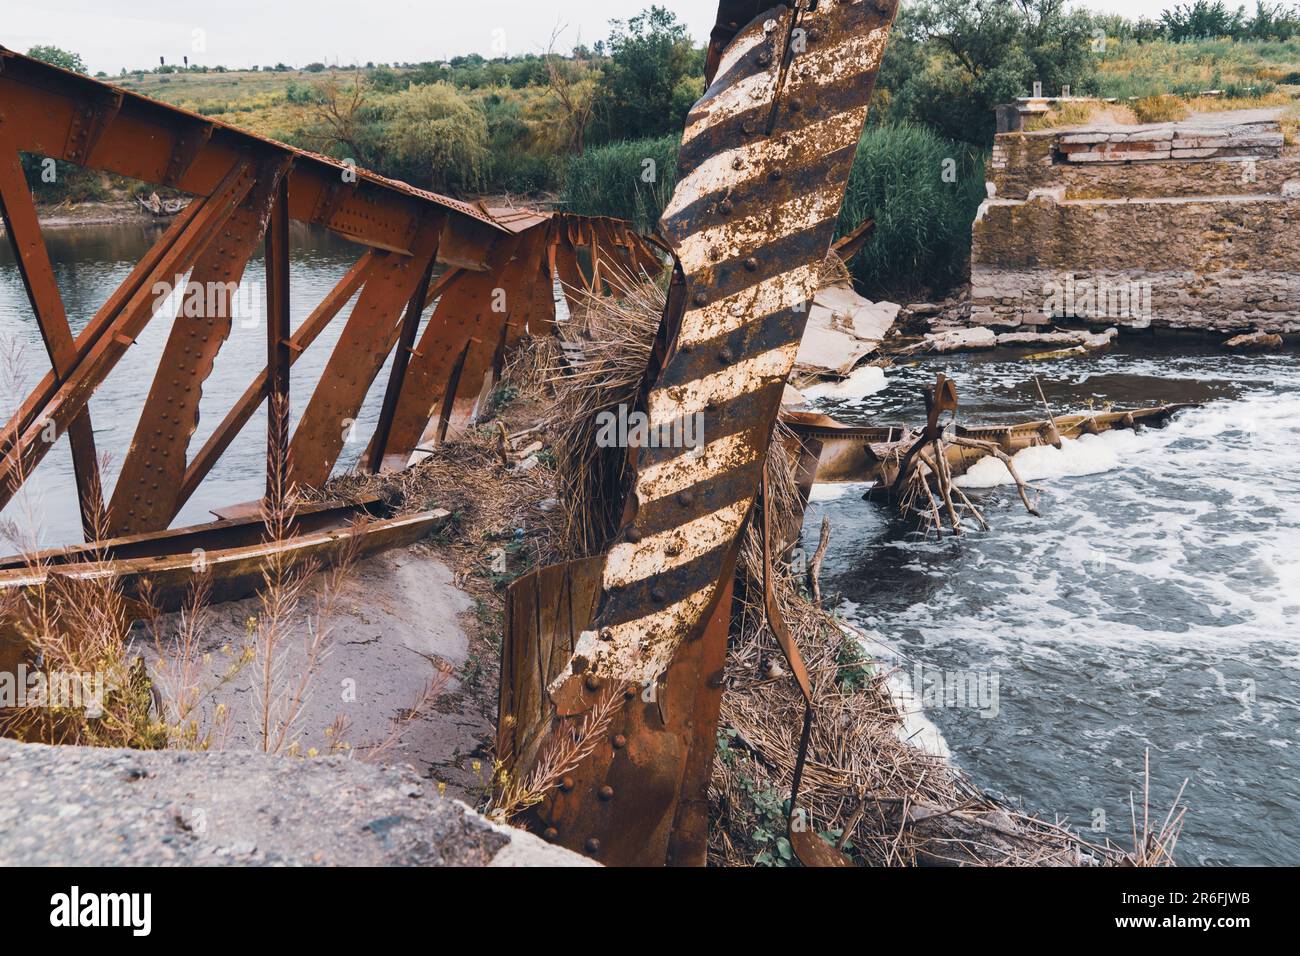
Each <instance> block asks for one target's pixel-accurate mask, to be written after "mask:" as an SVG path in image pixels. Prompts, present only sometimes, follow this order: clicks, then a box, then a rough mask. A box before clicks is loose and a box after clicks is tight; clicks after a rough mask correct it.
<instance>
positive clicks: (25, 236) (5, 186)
mask: <svg viewBox="0 0 1300 956" xmlns="http://www.w3.org/2000/svg"><path fill="white" fill-rule="evenodd" d="M0 218H3V219H4V224H5V235H6V236H8V237H9V245H10V246H11V247H12V248H13V252H14V262H16V263H17V265H18V272H19V274H20V275H21V276H22V280H23V287H24V288H25V289H26V290H27V299H28V301H29V302H31V306H32V311H33V312H34V313H35V315H36V323H37V325H38V326H39V327H40V330H41V338H42V340H44V342H45V350H46V352H47V353H48V354H49V357H50V365H51V366H52V367H53V369H54V377H55V381H56V382H62V381H63V379H64V378H65V377H66V376H68V375H69V374H70V373H71V372H72V369H73V366H75V365H76V363H77V348H76V345H75V344H74V343H73V340H72V330H71V328H70V327H69V325H68V315H67V312H66V310H65V309H64V307H63V298H62V296H60V295H59V286H58V283H57V282H56V281H55V278H54V266H53V265H52V264H51V262H50V255H49V250H47V249H46V248H45V240H44V239H43V238H42V237H41V228H40V221H39V219H38V218H37V215H36V204H35V203H34V202H33V201H32V194H31V191H30V189H29V188H28V186H27V178H26V177H25V176H24V175H23V168H22V163H21V161H20V160H19V156H18V150H17V148H16V147H15V146H14V145H13V143H12V139H11V137H10V135H9V131H8V130H7V129H6V128H5V125H4V123H3V122H2V121H0ZM68 443H69V445H70V446H71V448H72V468H73V472H74V474H75V476H76V481H77V501H78V503H79V505H80V508H81V526H82V531H83V532H84V534H85V536H86V540H87V541H89V540H91V539H92V538H94V537H95V528H96V527H97V525H98V513H99V509H100V507H101V505H102V502H103V496H102V492H101V489H100V484H99V461H98V459H97V457H96V454H95V435H94V431H93V429H92V427H91V423H90V412H89V410H83V411H82V412H81V413H80V414H79V415H77V416H76V418H74V419H73V420H72V421H71V422H70V423H69V425H68ZM22 477H25V476H20V480H21V478H22Z"/></svg>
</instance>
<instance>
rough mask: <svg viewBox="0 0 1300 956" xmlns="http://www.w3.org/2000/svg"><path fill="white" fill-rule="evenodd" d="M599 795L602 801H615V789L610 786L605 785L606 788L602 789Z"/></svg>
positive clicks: (598, 792)
mask: <svg viewBox="0 0 1300 956" xmlns="http://www.w3.org/2000/svg"><path fill="white" fill-rule="evenodd" d="M597 795H598V796H599V797H600V799H602V800H613V799H614V788H613V787H611V786H610V785H609V784H605V786H603V787H601V788H600V790H598V791H597Z"/></svg>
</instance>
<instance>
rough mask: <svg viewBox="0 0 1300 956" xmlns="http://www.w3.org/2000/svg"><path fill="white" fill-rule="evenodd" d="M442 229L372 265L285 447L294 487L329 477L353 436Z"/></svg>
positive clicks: (436, 225) (431, 229)
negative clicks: (412, 252) (402, 253)
mask: <svg viewBox="0 0 1300 956" xmlns="http://www.w3.org/2000/svg"><path fill="white" fill-rule="evenodd" d="M441 227H442V219H441V217H436V218H435V219H432V220H430V221H427V222H426V223H424V224H422V226H421V228H420V229H419V234H418V235H417V236H416V238H415V240H414V241H413V245H414V247H415V249H416V250H417V252H416V254H415V255H413V256H398V255H396V254H394V253H389V254H388V255H386V256H385V257H383V258H382V259H378V260H376V268H375V269H374V271H373V273H372V275H371V276H370V278H369V279H368V280H367V281H366V285H365V288H363V289H362V291H361V297H360V299H358V300H357V304H356V306H355V307H354V308H353V310H352V314H351V315H349V316H348V321H347V323H346V325H344V327H343V332H342V334H341V335H340V336H339V340H338V343H337V344H336V345H335V346H334V351H333V353H332V354H331V355H330V359H329V361H328V362H327V363H326V365H325V371H324V372H322V373H321V378H320V383H319V384H318V385H317V387H316V391H315V392H313V393H312V397H311V401H310V402H309V403H308V405H307V410H306V411H305V412H303V416H302V419H301V421H299V423H298V427H297V429H296V430H295V431H294V434H293V440H292V441H291V442H290V445H289V479H290V482H291V483H292V484H297V485H300V486H319V485H322V484H324V483H325V481H326V480H327V479H328V478H329V476H330V472H331V471H332V470H333V468H334V463H335V462H336V461H338V457H339V454H340V453H341V452H342V450H343V444H344V442H345V441H346V440H347V438H348V437H349V435H351V434H353V432H354V429H355V425H356V416H357V412H358V411H359V410H360V408H361V403H362V402H363V401H365V397H366V392H367V391H369V389H370V386H371V384H372V383H373V382H374V380H375V376H377V375H378V374H379V370H380V368H382V367H383V364H384V360H385V359H386V358H387V357H388V353H389V351H390V350H391V349H392V347H393V343H394V340H395V339H396V337H397V332H398V328H399V325H398V323H399V321H400V318H401V316H402V310H403V308H404V307H405V306H406V304H407V302H408V301H409V300H410V298H411V295H412V294H413V293H414V292H415V289H416V286H417V285H418V284H419V282H420V278H421V277H422V276H423V275H424V272H425V270H426V269H427V268H428V264H429V260H430V258H432V257H433V255H434V253H435V251H436V249H437V244H438V234H439V232H440V230H441Z"/></svg>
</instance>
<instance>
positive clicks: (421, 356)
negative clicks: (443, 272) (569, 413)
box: [384, 237, 520, 468]
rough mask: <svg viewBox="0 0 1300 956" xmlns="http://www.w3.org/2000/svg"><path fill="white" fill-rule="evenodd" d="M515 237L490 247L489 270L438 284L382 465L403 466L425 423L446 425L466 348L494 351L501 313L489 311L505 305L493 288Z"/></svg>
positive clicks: (516, 241)
mask: <svg viewBox="0 0 1300 956" xmlns="http://www.w3.org/2000/svg"><path fill="white" fill-rule="evenodd" d="M519 242H520V240H519V238H518V237H510V238H508V239H505V240H503V241H502V242H501V243H499V244H498V245H497V246H495V247H494V249H493V261H492V262H491V264H490V268H489V270H488V271H486V272H469V271H465V272H462V273H460V274H459V275H458V276H457V277H456V278H455V279H454V280H453V281H452V282H450V283H449V284H448V285H447V286H446V287H445V288H443V290H442V294H441V297H440V298H439V299H438V304H437V307H436V308H435V309H434V312H433V315H432V317H430V319H429V324H428V325H427V326H426V327H425V330H424V334H423V335H421V336H420V341H419V344H418V345H417V346H416V348H415V353H414V354H413V355H412V356H411V362H410V365H409V366H408V367H407V370H406V377H405V385H404V387H403V389H402V394H401V396H400V397H399V398H398V401H397V410H396V413H395V414H394V416H393V425H392V429H391V430H390V432H389V436H388V442H387V447H386V449H385V454H384V466H385V467H389V468H393V467H396V468H402V467H405V466H406V459H407V456H409V455H410V453H411V451H412V450H413V449H414V448H415V447H416V446H417V445H418V444H419V443H420V440H421V436H422V435H423V434H424V430H425V426H426V425H429V426H430V427H431V428H436V429H442V428H445V422H446V419H447V416H448V414H449V412H450V400H451V398H452V397H453V396H454V395H455V394H456V392H457V385H458V384H459V369H460V367H461V366H462V365H463V362H464V358H465V355H466V351H467V349H468V348H469V347H471V346H475V345H477V346H480V347H482V348H486V349H487V350H488V351H489V353H492V352H494V350H495V348H496V344H497V339H498V336H499V335H500V328H499V327H494V326H497V325H498V323H500V322H501V321H502V320H503V317H504V314H505V313H504V312H500V311H497V312H494V311H493V306H494V305H495V304H497V303H501V304H502V307H504V301H503V295H502V294H500V293H499V292H498V290H500V289H501V283H502V281H503V278H502V277H503V274H504V272H505V270H506V269H507V268H508V266H509V263H510V260H511V257H512V256H513V255H514V251H515V249H516V248H518V245H519ZM481 377H482V375H481V372H480V380H481Z"/></svg>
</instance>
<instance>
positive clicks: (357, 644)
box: [146, 542, 495, 804]
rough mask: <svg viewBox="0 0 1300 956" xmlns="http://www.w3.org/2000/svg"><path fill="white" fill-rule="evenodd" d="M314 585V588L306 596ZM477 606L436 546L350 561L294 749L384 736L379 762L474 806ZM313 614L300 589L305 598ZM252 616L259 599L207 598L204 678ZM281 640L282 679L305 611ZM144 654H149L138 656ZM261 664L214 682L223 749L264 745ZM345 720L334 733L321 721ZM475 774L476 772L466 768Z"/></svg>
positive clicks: (489, 707)
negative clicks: (435, 686)
mask: <svg viewBox="0 0 1300 956" xmlns="http://www.w3.org/2000/svg"><path fill="white" fill-rule="evenodd" d="M320 587H321V583H320V582H319V581H317V582H314V583H313V591H312V592H311V593H312V594H315V593H319V590H320ZM474 608H475V603H474V601H473V600H472V599H471V597H470V596H469V595H468V594H466V593H465V592H464V591H462V590H461V589H459V588H458V587H456V586H455V584H454V583H453V576H452V571H451V569H450V568H449V567H448V565H447V564H446V563H444V561H443V560H441V559H440V557H439V556H438V554H437V552H436V550H435V546H434V545H432V544H430V543H425V542H422V543H419V544H416V545H414V546H412V547H411V548H407V549H403V550H399V551H391V552H388V553H385V554H381V555H378V556H375V557H373V558H370V559H368V560H365V561H362V562H360V563H358V564H357V565H356V566H355V567H354V568H353V569H352V570H351V571H350V572H349V575H348V578H347V580H346V582H345V584H344V585H343V589H342V591H341V593H340V600H339V602H338V607H337V609H336V611H335V613H334V615H333V617H332V619H331V620H332V625H331V626H332V638H331V640H330V641H329V647H328V651H327V653H326V655H325V657H324V659H323V660H322V661H320V662H319V663H318V664H317V666H316V668H315V670H314V672H313V675H312V679H311V684H310V689H309V691H308V693H307V694H306V704H305V706H304V709H303V713H302V716H301V719H300V721H299V722H298V725H297V726H298V730H299V732H300V740H301V745H300V749H301V752H302V753H307V752H308V751H309V750H310V749H311V748H315V749H316V750H317V751H318V752H319V753H321V754H325V753H328V752H329V751H330V748H331V743H332V741H338V740H341V741H345V742H347V743H348V744H351V745H352V747H353V748H358V751H357V752H360V748H365V747H367V746H372V745H374V744H378V743H381V742H383V741H385V740H388V739H390V738H391V737H392V736H393V731H394V726H395V725H394V721H395V720H396V721H397V726H400V727H401V728H402V729H401V732H400V737H398V738H397V739H396V741H395V742H394V743H392V744H391V745H389V746H387V747H385V749H384V752H383V756H382V762H384V763H385V764H403V763H407V764H410V765H411V766H413V767H414V768H415V769H416V771H417V772H418V773H419V774H420V775H421V776H423V777H426V778H428V779H429V780H430V781H431V782H432V783H434V784H435V785H436V784H440V783H441V784H445V785H446V792H447V793H448V794H449V795H452V796H456V797H459V798H461V799H464V800H466V801H467V802H469V803H471V804H475V803H477V802H479V799H480V797H481V795H482V793H483V791H484V789H485V787H486V784H487V781H488V780H489V779H490V776H491V759H490V757H489V756H487V755H486V751H485V748H486V747H487V746H488V744H490V741H491V738H492V735H493V733H494V731H493V725H492V721H493V716H494V714H495V704H494V699H493V696H492V694H491V693H490V692H489V691H490V690H492V689H494V688H495V661H493V666H492V668H491V671H492V673H490V674H484V673H483V672H482V666H481V665H480V664H479V663H478V659H477V655H478V654H480V653H481V649H476V648H475V646H474V645H475V643H476V641H474V640H472V637H473V636H474V635H475V634H476V632H477V627H476V619H475V615H474ZM303 609H304V611H306V612H314V602H313V600H312V598H311V597H310V596H309V597H308V598H307V599H306V600H305V601H304V604H303ZM258 611H259V602H258V599H257V598H255V597H254V598H248V599H245V600H242V601H234V602H230V603H225V604H218V605H214V606H212V607H210V608H208V609H207V610H206V612H205V613H206V614H207V615H208V618H209V620H208V623H207V626H206V627H205V628H204V629H203V638H202V640H203V647H202V650H203V651H204V652H205V653H206V654H208V655H210V657H209V658H208V659H207V660H206V661H205V665H206V668H207V673H208V674H209V677H210V678H211V683H213V684H215V683H217V678H218V677H219V675H221V674H222V673H224V672H225V671H226V670H227V668H228V667H229V666H230V663H231V660H232V652H231V651H230V650H226V649H223V648H227V647H229V648H238V647H240V646H242V645H243V644H244V643H245V642H246V641H247V633H248V631H247V622H248V620H249V619H250V618H252V617H255V616H256V615H257V613H258ZM298 617H299V618H302V619H303V620H301V621H298V622H297V623H296V626H295V628H294V629H293V631H292V633H291V635H290V637H289V638H288V639H287V641H286V643H285V645H284V656H283V661H284V663H285V670H284V675H285V678H284V681H283V683H286V684H288V683H293V682H296V681H297V680H298V676H299V674H301V673H302V671H303V664H304V662H305V660H306V646H305V645H306V640H307V633H308V630H307V620H306V619H307V617H308V615H307V614H300V615H298ZM146 656H152V655H149V654H146ZM440 669H442V670H445V671H447V672H448V675H449V676H448V677H447V678H445V684H444V685H443V687H442V689H441V690H440V692H439V693H438V694H437V696H436V697H435V698H433V699H432V700H431V701H429V702H428V703H427V705H426V706H425V707H423V708H422V709H421V711H420V713H419V714H418V716H416V717H414V718H411V719H407V715H408V714H409V712H410V710H411V708H412V707H413V705H415V704H416V703H417V702H419V701H420V700H421V698H422V696H423V695H424V692H425V690H426V687H427V686H428V685H429V682H430V681H435V680H437V679H438V678H439V672H440ZM259 687H260V670H259V669H258V667H257V666H256V664H255V663H254V664H249V665H246V666H245V667H244V668H243V669H242V670H241V671H240V672H239V673H238V674H237V676H236V677H235V678H234V679H233V680H231V681H230V682H229V683H227V684H225V685H224V686H221V687H220V688H219V689H218V690H217V691H216V692H215V693H214V695H213V696H212V698H211V699H210V701H209V702H208V704H207V705H206V708H207V709H208V710H209V712H210V710H211V709H213V708H215V706H216V705H217V704H220V703H224V704H225V705H226V707H227V709H228V711H229V714H230V716H229V719H228V720H227V721H226V723H225V729H224V731H223V734H222V737H221V738H220V739H219V741H218V745H219V746H220V747H221V748H222V749H225V750H228V751H240V750H257V749H260V748H261V720H262V707H261V704H260V702H259V701H260V697H259ZM339 717H342V718H344V719H345V720H346V721H347V724H346V729H345V730H344V731H343V732H342V733H335V734H334V735H333V737H331V735H330V734H327V732H326V730H327V728H330V727H331V726H332V725H334V723H335V721H336V719H338V718H339ZM476 763H477V764H478V765H479V769H477V770H476V769H475V764H476Z"/></svg>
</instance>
